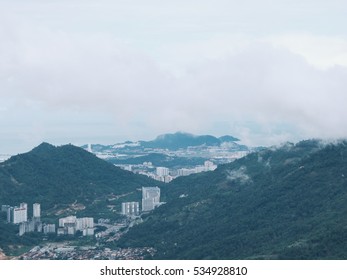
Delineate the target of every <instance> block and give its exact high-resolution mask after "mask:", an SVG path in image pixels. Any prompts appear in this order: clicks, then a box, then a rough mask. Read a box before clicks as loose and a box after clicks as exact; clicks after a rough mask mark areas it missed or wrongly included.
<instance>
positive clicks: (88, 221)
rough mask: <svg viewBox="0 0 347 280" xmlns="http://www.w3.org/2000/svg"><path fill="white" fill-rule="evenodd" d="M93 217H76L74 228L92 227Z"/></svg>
mask: <svg viewBox="0 0 347 280" xmlns="http://www.w3.org/2000/svg"><path fill="white" fill-rule="evenodd" d="M93 227H94V219H93V218H78V219H76V230H83V229H85V228H93Z"/></svg>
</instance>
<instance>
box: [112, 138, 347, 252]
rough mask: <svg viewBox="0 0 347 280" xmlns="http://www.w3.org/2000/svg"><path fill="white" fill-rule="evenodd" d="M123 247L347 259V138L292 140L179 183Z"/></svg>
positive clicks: (177, 182) (134, 231)
mask: <svg viewBox="0 0 347 280" xmlns="http://www.w3.org/2000/svg"><path fill="white" fill-rule="evenodd" d="M163 198H164V200H166V201H167V203H166V204H165V205H162V206H160V207H159V208H157V209H156V210H155V211H154V212H153V213H152V215H149V216H147V217H146V218H145V222H144V223H142V224H140V225H139V226H136V227H133V228H132V229H131V230H130V231H129V233H128V234H127V235H125V236H124V237H123V239H121V240H120V241H119V242H118V243H117V244H115V245H117V246H125V247H127V246H154V247H155V248H157V250H158V253H157V255H156V256H155V258H158V259H258V258H260V259H272V258H274V259H281V258H282V259H291V258H294V259H347V143H346V142H340V143H338V144H334V145H333V144H330V145H325V146H323V145H322V144H320V142H319V141H303V142H300V143H298V144H296V145H293V144H287V145H285V146H283V147H281V148H277V149H267V150H263V151H261V152H257V153H252V154H250V155H248V156H247V157H244V158H242V159H239V160H237V161H235V162H233V163H231V164H227V165H223V166H220V167H219V168H218V169H217V170H215V171H214V172H208V173H204V174H203V173H202V174H197V175H194V176H189V177H185V178H178V179H177V180H175V181H173V182H172V183H171V184H170V185H169V186H167V188H165V190H163Z"/></svg>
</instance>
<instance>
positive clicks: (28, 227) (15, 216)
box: [1, 202, 52, 236]
mask: <svg viewBox="0 0 347 280" xmlns="http://www.w3.org/2000/svg"><path fill="white" fill-rule="evenodd" d="M1 211H2V212H7V222H8V223H12V224H16V225H19V235H20V236H22V235H23V234H25V233H27V232H35V231H37V232H43V233H50V232H51V231H52V229H51V227H52V225H50V224H48V225H47V224H45V225H43V224H42V222H41V205H40V204H39V203H34V204H33V217H32V218H31V219H28V204H27V203H25V202H22V203H21V204H20V205H19V206H10V205H2V206H1Z"/></svg>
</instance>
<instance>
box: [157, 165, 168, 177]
mask: <svg viewBox="0 0 347 280" xmlns="http://www.w3.org/2000/svg"><path fill="white" fill-rule="evenodd" d="M156 170H157V175H158V176H167V175H169V168H166V167H157V169H156Z"/></svg>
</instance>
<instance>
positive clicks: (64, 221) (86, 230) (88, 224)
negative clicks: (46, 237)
mask: <svg viewBox="0 0 347 280" xmlns="http://www.w3.org/2000/svg"><path fill="white" fill-rule="evenodd" d="M77 231H81V232H82V233H83V236H92V235H94V219H93V218H89V217H84V218H77V217H76V216H68V217H65V218H61V219H59V227H58V230H57V234H58V235H74V234H76V232H77Z"/></svg>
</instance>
